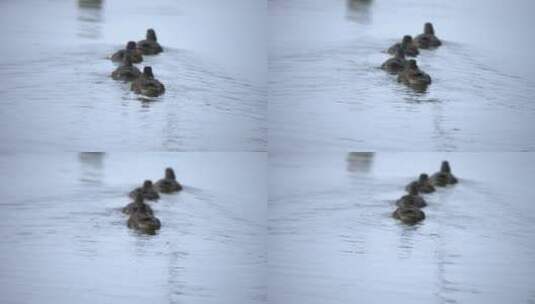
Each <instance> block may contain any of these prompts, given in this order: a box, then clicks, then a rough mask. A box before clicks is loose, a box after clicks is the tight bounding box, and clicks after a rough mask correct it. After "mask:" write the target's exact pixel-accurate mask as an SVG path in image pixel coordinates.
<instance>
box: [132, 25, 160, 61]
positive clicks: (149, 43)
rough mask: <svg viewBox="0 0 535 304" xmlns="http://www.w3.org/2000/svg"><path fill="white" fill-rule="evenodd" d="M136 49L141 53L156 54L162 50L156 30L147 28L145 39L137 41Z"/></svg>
mask: <svg viewBox="0 0 535 304" xmlns="http://www.w3.org/2000/svg"><path fill="white" fill-rule="evenodd" d="M137 49H138V50H140V51H141V53H142V54H143V55H156V54H159V53H161V52H163V48H162V46H161V45H160V44H159V43H158V39H157V37H156V32H155V31H154V30H153V29H148V30H147V36H146V39H144V40H141V41H138V43H137Z"/></svg>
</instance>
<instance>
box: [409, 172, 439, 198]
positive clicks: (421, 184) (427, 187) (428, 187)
mask: <svg viewBox="0 0 535 304" xmlns="http://www.w3.org/2000/svg"><path fill="white" fill-rule="evenodd" d="M413 186H416V188H417V189H418V192H419V193H432V192H435V187H434V186H433V184H432V183H431V180H430V179H429V175H427V174H425V173H422V174H420V176H419V177H418V179H417V180H415V181H412V182H411V183H409V184H408V185H407V186H406V187H405V189H406V190H407V191H410V189H411V188H412V187H413Z"/></svg>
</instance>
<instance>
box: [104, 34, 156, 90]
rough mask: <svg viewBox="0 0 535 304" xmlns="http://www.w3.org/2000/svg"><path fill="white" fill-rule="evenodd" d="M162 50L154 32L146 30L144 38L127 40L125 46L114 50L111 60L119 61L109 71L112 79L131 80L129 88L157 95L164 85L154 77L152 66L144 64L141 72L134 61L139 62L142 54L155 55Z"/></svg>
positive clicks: (141, 59)
mask: <svg viewBox="0 0 535 304" xmlns="http://www.w3.org/2000/svg"><path fill="white" fill-rule="evenodd" d="M161 52H163V48H162V47H161V46H160V44H159V43H158V39H157V38H156V32H155V31H154V30H153V29H148V30H147V35H146V38H145V39H144V40H141V41H138V42H137V43H136V42H134V41H128V43H127V44H126V48H125V49H122V50H119V51H117V52H115V53H114V54H113V55H112V56H111V61H113V62H116V63H119V66H118V67H117V68H116V69H115V70H114V71H113V72H112V73H111V77H112V78H113V79H114V80H120V81H126V82H130V81H131V82H132V84H131V87H130V89H131V90H132V91H133V92H134V93H136V94H141V95H144V96H147V97H157V96H160V95H162V94H163V93H164V92H165V86H164V85H163V84H162V83H161V82H160V81H158V79H156V78H155V77H154V74H153V72H152V67H150V66H145V67H144V68H143V72H141V71H140V70H139V69H138V68H137V67H136V66H135V65H134V63H141V62H142V61H143V56H145V55H147V56H149V55H157V54H159V53H161Z"/></svg>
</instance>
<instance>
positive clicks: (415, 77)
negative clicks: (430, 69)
mask: <svg viewBox="0 0 535 304" xmlns="http://www.w3.org/2000/svg"><path fill="white" fill-rule="evenodd" d="M398 82H402V83H404V84H406V85H408V86H410V87H413V88H417V89H420V88H421V89H425V88H427V86H428V85H430V84H431V76H429V75H428V74H427V73H425V72H423V71H422V70H420V69H419V68H418V65H417V64H416V60H414V59H411V60H408V61H407V62H406V64H405V66H404V67H403V70H401V72H399V74H398Z"/></svg>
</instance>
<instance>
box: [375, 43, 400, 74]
mask: <svg viewBox="0 0 535 304" xmlns="http://www.w3.org/2000/svg"><path fill="white" fill-rule="evenodd" d="M405 64H406V60H405V52H404V51H403V49H401V48H400V49H398V50H397V52H396V55H394V57H392V58H389V59H388V60H387V61H385V62H384V63H383V64H382V65H381V69H383V70H385V71H387V72H388V73H390V74H397V73H399V72H400V71H401V70H403V68H404V67H405Z"/></svg>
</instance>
